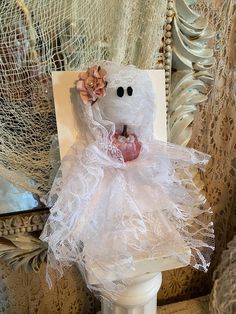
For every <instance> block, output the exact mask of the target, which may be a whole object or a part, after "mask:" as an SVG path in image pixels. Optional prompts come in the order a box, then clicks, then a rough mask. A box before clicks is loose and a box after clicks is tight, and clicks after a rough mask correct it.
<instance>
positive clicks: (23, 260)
mask: <svg viewBox="0 0 236 314" xmlns="http://www.w3.org/2000/svg"><path fill="white" fill-rule="evenodd" d="M0 258H2V259H3V260H5V261H6V262H7V263H8V264H9V265H10V266H12V267H13V268H14V269H18V268H20V267H23V268H24V269H25V270H26V271H29V270H33V271H38V270H39V267H40V264H41V263H42V262H43V261H45V260H46V258H47V246H46V244H45V243H44V242H42V241H40V240H39V239H38V238H37V237H36V236H34V235H32V234H30V233H18V234H12V235H10V234H8V235H6V236H3V237H0Z"/></svg>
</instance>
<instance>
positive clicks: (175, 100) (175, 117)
mask: <svg viewBox="0 0 236 314" xmlns="http://www.w3.org/2000/svg"><path fill="white" fill-rule="evenodd" d="M194 2H196V1H194V0H176V1H175V2H174V6H173V9H172V10H174V15H173V21H172V36H173V37H172V40H173V47H172V78H171V86H170V96H169V107H168V113H169V115H168V118H169V121H168V122H169V123H168V125H169V141H170V142H173V143H176V144H180V145H187V144H188V142H189V140H190V138H191V135H192V122H193V119H194V112H195V111H196V108H197V105H198V104H200V103H202V102H203V101H205V100H206V99H207V95H208V93H209V90H210V84H211V83H212V81H213V78H212V76H211V72H210V69H211V68H212V66H213V64H214V57H213V49H211V48H210V40H211V38H212V37H213V36H214V33H213V32H212V31H211V30H210V29H209V27H208V22H207V20H206V19H204V18H202V17H201V16H199V15H198V14H197V13H196V12H195V11H193V10H192V9H191V5H192V4H193V3H194ZM173 73H174V74H173Z"/></svg>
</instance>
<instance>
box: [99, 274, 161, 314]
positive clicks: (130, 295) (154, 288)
mask: <svg viewBox="0 0 236 314" xmlns="http://www.w3.org/2000/svg"><path fill="white" fill-rule="evenodd" d="M161 280H162V275H161V273H160V272H159V273H155V274H153V273H152V274H146V275H143V276H139V277H137V278H134V279H133V283H132V285H130V286H128V288H127V289H126V290H125V291H124V293H123V295H122V296H120V297H119V298H118V299H116V300H111V299H109V300H110V302H109V301H107V300H106V299H103V300H102V311H101V312H100V314H156V310H157V292H158V290H159V289H160V286H161ZM105 297H106V296H105Z"/></svg>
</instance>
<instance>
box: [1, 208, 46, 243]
mask: <svg viewBox="0 0 236 314" xmlns="http://www.w3.org/2000/svg"><path fill="white" fill-rule="evenodd" d="M48 215H49V213H48V211H47V210H43V211H34V212H29V213H24V214H13V215H11V216H10V215H9V216H1V217H0V237H2V236H4V237H5V236H8V235H13V234H18V233H26V232H34V231H40V230H42V229H43V226H44V224H45V221H46V220H47V217H48Z"/></svg>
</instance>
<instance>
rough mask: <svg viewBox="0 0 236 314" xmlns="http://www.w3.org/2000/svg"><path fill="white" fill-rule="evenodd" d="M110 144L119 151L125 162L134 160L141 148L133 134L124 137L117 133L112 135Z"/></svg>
mask: <svg viewBox="0 0 236 314" xmlns="http://www.w3.org/2000/svg"><path fill="white" fill-rule="evenodd" d="M112 144H113V145H115V146H116V147H117V148H118V149H119V150H120V151H121V153H122V155H123V158H124V161H125V162H126V161H132V160H134V159H136V158H137V157H138V156H139V153H140V150H141V146H142V145H141V143H140V142H139V141H138V138H137V136H136V135H135V134H133V133H131V134H128V137H125V136H123V135H121V134H120V133H118V132H116V133H115V134H114V136H113V139H112Z"/></svg>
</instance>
